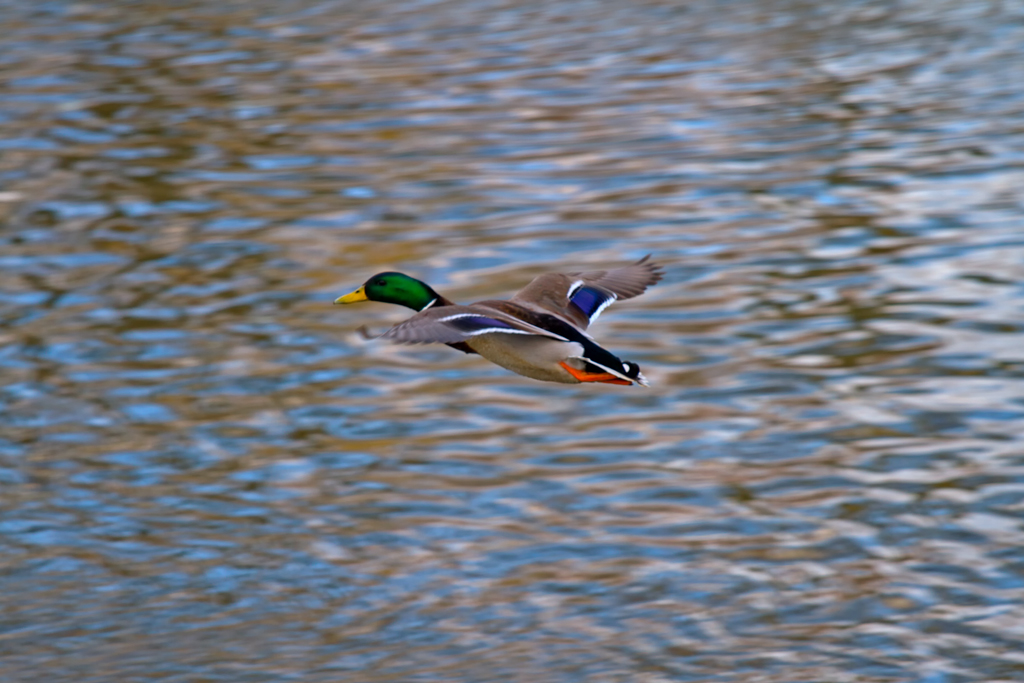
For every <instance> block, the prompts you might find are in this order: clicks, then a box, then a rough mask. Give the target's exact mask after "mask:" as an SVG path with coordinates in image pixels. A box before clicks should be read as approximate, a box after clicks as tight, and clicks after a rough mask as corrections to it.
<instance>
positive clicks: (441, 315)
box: [381, 306, 567, 344]
mask: <svg viewBox="0 0 1024 683" xmlns="http://www.w3.org/2000/svg"><path fill="white" fill-rule="evenodd" d="M481 334H519V335H530V336H542V337H549V338H551V339H558V340H560V341H567V340H566V338H565V337H563V336H561V335H559V334H556V333H554V332H551V331H549V330H545V329H544V328H542V327H538V326H536V325H532V324H530V323H528V322H526V321H523V320H518V319H516V318H514V317H512V316H509V315H505V314H503V313H501V312H500V311H492V310H488V309H484V308H476V307H474V306H444V307H442V308H428V309H427V310H425V311H421V312H419V313H417V314H416V315H414V316H412V317H411V318H409V319H408V320H406V321H405V322H401V323H398V324H397V325H395V326H394V327H392V328H391V329H390V330H388V331H387V332H385V333H384V334H382V335H381V339H390V340H391V341H394V342H398V343H399V344H434V343H437V344H453V343H457V342H464V341H467V340H469V339H473V338H474V337H477V336H479V335H481Z"/></svg>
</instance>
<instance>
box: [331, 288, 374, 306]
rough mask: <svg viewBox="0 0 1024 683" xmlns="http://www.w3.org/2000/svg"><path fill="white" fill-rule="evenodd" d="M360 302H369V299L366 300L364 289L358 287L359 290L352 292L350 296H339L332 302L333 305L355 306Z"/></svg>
mask: <svg viewBox="0 0 1024 683" xmlns="http://www.w3.org/2000/svg"><path fill="white" fill-rule="evenodd" d="M360 301H369V299H367V298H366V287H360V288H359V289H357V290H356V291H354V292H352V293H351V294H346V295H345V296H339V297H338V298H337V299H335V300H334V303H336V304H355V303H359V302H360Z"/></svg>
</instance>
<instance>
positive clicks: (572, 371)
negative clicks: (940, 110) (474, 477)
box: [334, 254, 662, 386]
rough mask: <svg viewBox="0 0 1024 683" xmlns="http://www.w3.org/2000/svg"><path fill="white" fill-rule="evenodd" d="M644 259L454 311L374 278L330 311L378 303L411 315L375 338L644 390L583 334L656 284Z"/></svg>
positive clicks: (539, 283) (401, 278) (657, 271)
mask: <svg viewBox="0 0 1024 683" xmlns="http://www.w3.org/2000/svg"><path fill="white" fill-rule="evenodd" d="M661 276H662V273H661V267H660V266H658V265H657V264H655V263H652V262H651V261H650V254H648V255H647V256H645V257H643V258H642V259H640V260H639V261H637V262H636V263H633V264H631V265H628V266H625V267H623V268H616V269H614V270H593V271H587V272H582V273H547V274H545V275H541V276H539V277H537V278H534V280H533V281H532V282H531V283H530V284H528V285H527V286H526V287H525V288H523V289H522V290H520V291H519V293H518V294H516V295H515V296H514V297H512V299H511V300H510V301H492V300H488V301H478V302H476V303H474V304H469V305H466V306H462V305H459V304H456V303H455V302H453V301H451V300H449V299H446V298H445V297H443V296H441V295H440V294H438V293H437V292H436V291H434V289H433V288H432V287H431V286H430V285H428V284H427V283H425V282H421V281H420V280H417V279H415V278H413V277H410V276H408V275H405V274H404V273H391V272H389V273H378V274H377V275H374V276H373V277H371V278H370V279H369V280H367V281H366V282H365V283H363V286H362V287H360V288H359V289H357V290H356V291H354V292H352V293H351V294H346V295H345V296H341V297H338V298H337V299H335V300H334V303H336V304H353V303H356V302H359V301H381V302H384V303H389V304H398V305H400V306H406V307H408V308H411V309H413V310H414V311H417V313H416V315H414V316H412V317H411V318H409V319H408V320H406V321H405V322H401V323H398V324H397V325H395V326H394V327H392V328H391V329H390V330H388V331H387V332H385V333H384V334H382V335H381V336H380V338H381V339H389V340H391V341H394V342H397V343H400V344H431V343H439V344H447V345H449V346H451V347H453V348H456V349H459V350H460V351H464V352H466V353H478V354H480V355H481V356H483V357H484V358H486V359H487V360H489V361H491V362H492V363H494V364H496V365H500V366H501V367H503V368H506V369H508V370H511V371H512V372H515V373H518V374H520V375H524V376H526V377H531V378H533V379H538V380H542V381H546V382H561V383H563V384H578V383H580V382H602V383H605V384H622V385H631V384H633V382H636V383H637V384H640V385H642V386H648V384H647V380H646V378H645V377H644V376H643V374H642V373H641V372H640V366H639V365H637V364H636V363H632V362H629V361H623V360H621V359H619V358H618V357H617V356H615V355H614V354H613V353H611V352H610V351H608V350H606V349H604V348H602V347H601V346H599V345H598V344H597V342H596V341H594V339H593V338H592V337H591V336H590V335H589V334H587V332H586V330H587V327H588V326H589V325H590V323H592V322H594V320H596V319H597V317H598V316H599V315H601V313H602V312H603V311H604V310H605V309H606V308H608V306H610V305H611V304H613V303H614V302H616V301H620V300H623V299H632V298H633V297H635V296H639V295H640V294H643V292H644V291H645V290H646V289H647V288H648V287H650V286H651V285H653V284H654V283H656V282H658V281H659V280H660V279H661Z"/></svg>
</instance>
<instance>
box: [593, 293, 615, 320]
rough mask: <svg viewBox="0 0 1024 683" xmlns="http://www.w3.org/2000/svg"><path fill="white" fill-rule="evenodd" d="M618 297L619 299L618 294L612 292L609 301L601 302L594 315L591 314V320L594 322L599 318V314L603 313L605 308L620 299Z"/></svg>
mask: <svg viewBox="0 0 1024 683" xmlns="http://www.w3.org/2000/svg"><path fill="white" fill-rule="evenodd" d="M618 299H619V297H617V296H616V295H614V294H612V295H611V298H609V299H608V300H607V301H605V302H604V303H603V304H601V305H600V306H598V307H597V310H596V311H594V313H593V315H591V316H590V322H594V321H595V320H597V316H599V315H601V313H603V312H604V309H606V308H608V307H609V306H611V305H612V304H613V303H615V302H616V301H618Z"/></svg>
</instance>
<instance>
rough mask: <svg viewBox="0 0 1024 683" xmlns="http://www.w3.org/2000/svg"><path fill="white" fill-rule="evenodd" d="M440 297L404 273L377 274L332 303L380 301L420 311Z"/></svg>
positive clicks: (423, 283) (426, 285) (425, 285)
mask: <svg viewBox="0 0 1024 683" xmlns="http://www.w3.org/2000/svg"><path fill="white" fill-rule="evenodd" d="M440 297H441V295H440V294H438V293H437V292H435V291H434V290H433V289H431V287H430V285H428V284H427V283H425V282H420V281H419V280H417V279H416V278H412V277H409V276H408V275H406V274H404V273H377V274H376V275H374V276H373V277H371V278H370V279H369V280H367V281H366V282H364V283H363V286H362V287H360V288H359V289H357V290H356V291H354V292H352V293H351V294H346V295H345V296H339V297H338V298H337V299H335V300H334V303H336V304H354V303H357V302H359V301H381V302H383V303H386V304H398V305H399V306H406V307H408V308H411V309H413V310H414V311H422V310H423V309H424V308H426V307H427V306H429V305H430V304H432V303H433V302H434V301H437V300H438V299H439V298H440Z"/></svg>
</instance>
